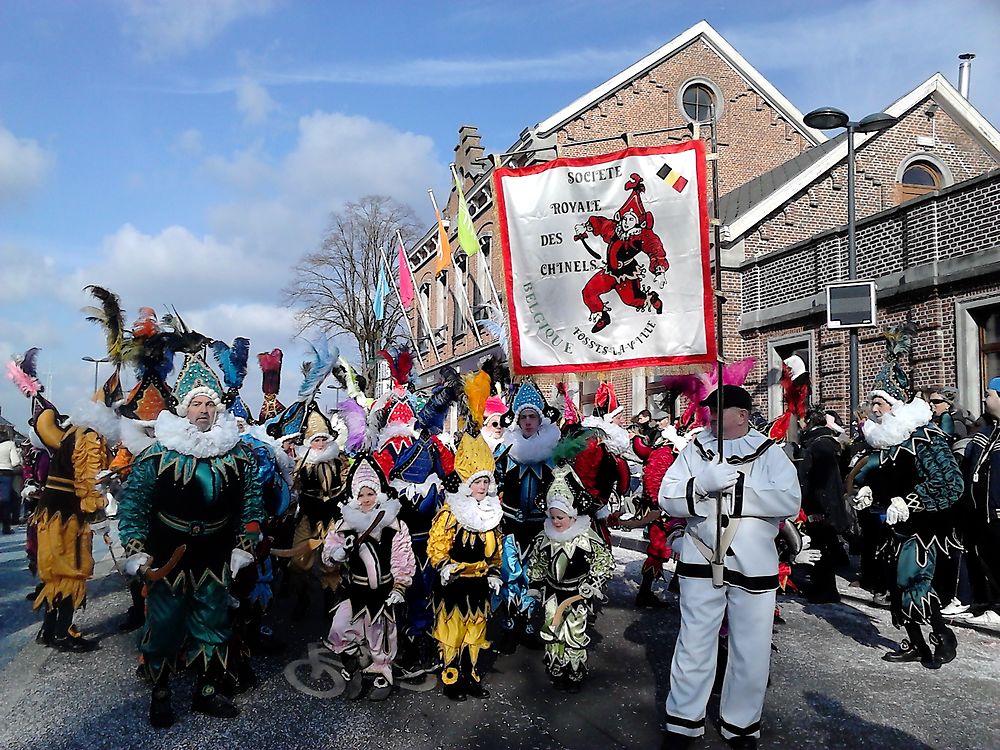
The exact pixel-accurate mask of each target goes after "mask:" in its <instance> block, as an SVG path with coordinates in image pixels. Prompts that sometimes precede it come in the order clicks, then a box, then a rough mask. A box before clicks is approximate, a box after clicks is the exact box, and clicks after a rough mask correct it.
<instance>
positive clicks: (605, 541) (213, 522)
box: [0, 287, 1000, 747]
mask: <svg viewBox="0 0 1000 750" xmlns="http://www.w3.org/2000/svg"><path fill="white" fill-rule="evenodd" d="M88 289H89V290H90V292H91V293H92V294H93V295H94V296H95V298H96V299H97V300H98V303H99V309H100V310H102V311H103V314H102V315H99V316H97V317H99V318H100V320H101V321H102V322H103V325H104V327H105V331H106V333H107V336H108V353H109V359H110V360H111V362H112V364H113V372H112V374H111V376H110V377H109V378H108V380H107V382H105V383H104V385H103V386H102V387H101V388H100V389H99V390H98V391H97V392H96V393H95V394H94V398H93V400H92V401H89V402H86V403H83V404H78V405H76V406H74V407H73V408H72V409H70V410H69V411H68V412H64V411H61V410H60V408H59V407H57V406H56V405H55V404H53V403H51V402H50V401H48V399H47V398H46V396H45V392H44V388H43V387H42V386H41V384H40V382H39V379H38V377H37V359H38V356H39V355H38V350H35V349H32V350H29V351H28V352H26V353H25V354H24V355H23V356H22V357H18V358H17V359H15V360H14V361H13V362H11V363H10V364H9V365H8V374H9V376H10V379H11V380H12V381H13V382H14V384H15V385H16V386H17V387H18V388H19V389H20V391H21V392H22V393H23V394H24V395H25V396H27V397H28V398H29V399H30V400H31V414H32V416H31V420H30V428H29V429H28V432H29V434H30V440H29V441H27V442H25V443H23V444H20V445H17V444H15V442H14V440H13V433H12V432H10V431H8V432H6V433H5V434H0V517H2V524H3V532H4V533H5V534H9V533H11V530H12V526H13V525H16V524H19V523H26V524H27V545H26V555H27V561H28V566H29V568H30V570H31V572H32V574H33V575H35V576H36V577H37V587H36V588H35V590H34V591H33V592H31V593H30V594H29V595H28V599H29V600H30V606H32V607H34V609H35V610H37V611H38V613H39V616H40V619H41V625H40V628H39V630H38V634H37V638H36V642H37V648H53V649H58V650H59V651H63V652H73V653H78V654H79V658H80V659H87V658H89V657H88V656H87V653H88V652H90V651H93V650H94V649H95V648H97V647H98V644H97V642H96V641H95V640H94V639H92V638H91V637H88V635H87V634H86V633H84V632H81V631H80V630H79V629H78V628H77V627H76V626H75V625H74V614H75V613H76V611H77V610H79V609H80V608H82V607H84V606H85V604H86V599H87V581H88V579H90V578H91V577H92V576H93V573H94V559H93V556H92V548H93V547H92V545H93V540H94V538H95V537H96V538H98V539H99V540H100V539H101V538H103V540H104V541H105V542H106V543H107V544H108V545H109V547H110V548H111V549H112V550H121V551H120V552H118V553H116V563H117V564H118V566H119V568H120V572H122V573H123V574H124V575H125V576H127V578H128V580H129V581H130V583H129V587H128V589H129V594H130V596H131V599H130V601H129V604H130V606H129V609H128V612H127V615H126V618H125V620H124V621H123V622H122V623H121V628H122V629H123V630H134V631H135V632H136V634H137V641H136V642H137V650H136V653H135V658H136V673H137V675H138V676H137V683H136V685H137V688H136V689H137V690H139V689H140V688H139V685H140V684H143V685H144V686H145V687H144V688H142V689H144V690H146V691H147V692H148V696H149V702H148V715H147V716H145V717H139V716H137V717H136V721H140V720H148V721H149V722H150V724H152V725H153V726H154V727H168V726H171V725H173V724H174V723H175V722H177V721H180V720H181V718H180V716H179V714H178V713H177V712H176V711H175V709H176V706H175V705H174V703H175V700H174V695H173V690H172V683H173V682H174V681H175V680H179V679H187V677H186V675H190V676H191V679H193V680H194V683H195V689H194V692H193V698H192V705H191V708H192V709H193V710H194V711H197V712H201V713H203V714H207V715H209V716H213V717H219V718H223V719H224V718H232V717H235V716H237V715H238V713H239V707H238V705H237V699H236V696H237V695H239V694H241V693H245V692H247V691H250V690H253V689H254V688H255V687H256V686H257V677H256V674H255V670H254V658H255V654H261V653H273V652H274V651H275V650H277V649H280V648H282V647H283V646H284V645H287V644H283V643H282V633H281V632H280V630H278V631H276V630H275V629H273V628H272V627H271V625H272V621H273V619H274V615H275V613H276V611H278V610H281V611H283V612H287V613H288V614H289V616H290V617H291V618H292V619H294V620H297V621H301V622H309V623H312V624H314V626H315V628H314V629H315V631H316V635H317V637H322V639H323V644H324V645H325V647H326V648H328V649H329V650H330V651H331V652H332V653H333V654H334V655H335V657H336V660H337V663H338V664H339V665H340V666H339V668H340V670H341V678H342V679H343V681H344V684H345V685H346V688H345V690H344V692H343V694H342V698H343V699H344V700H360V699H366V700H369V701H384V700H388V699H391V696H392V695H393V692H394V691H395V690H396V689H398V687H399V685H400V683H404V682H420V683H426V682H427V681H431V682H432V683H433V682H434V681H437V682H439V683H440V689H441V691H442V692H443V693H444V695H445V696H447V697H448V698H450V699H452V700H454V701H456V702H463V701H467V700H469V699H484V698H487V697H488V696H489V694H490V690H489V678H488V674H487V671H486V670H485V669H484V668H483V664H484V661H483V659H484V656H485V655H487V654H490V657H491V659H492V658H493V657H494V656H497V655H498V658H500V659H502V658H503V657H504V655H507V654H512V653H514V652H515V651H516V650H518V649H534V650H537V653H538V659H539V662H540V663H542V664H544V668H545V671H546V674H547V675H548V677H549V679H550V681H551V685H552V688H553V689H554V690H558V691H562V692H566V693H571V694H572V693H577V692H579V691H581V690H587V689H590V686H588V669H587V663H588V647H589V646H590V644H591V635H592V632H593V631H592V628H593V625H594V623H595V621H596V620H599V618H600V616H601V604H602V602H603V601H605V599H606V597H605V590H606V587H607V584H608V582H609V580H610V578H611V577H612V575H613V573H614V569H615V563H614V557H613V547H614V542H615V537H616V532H617V530H626V529H643V538H644V539H645V540H647V542H648V547H647V550H646V555H647V556H646V560H645V562H644V564H643V565H642V569H641V581H640V582H639V589H638V594H637V596H636V599H635V606H636V607H637V608H649V607H667V606H671V605H669V604H668V603H667V601H666V600H664V599H663V598H662V597H661V596H659V595H658V594H657V593H656V591H655V590H654V589H655V588H658V587H660V586H669V587H670V588H671V590H673V591H679V595H680V598H679V606H680V633H679V635H678V638H677V642H676V644H675V645H674V646H673V660H672V663H671V670H670V687H669V692H668V695H667V700H666V708H665V718H663V723H664V725H665V732H664V738H663V743H664V746H665V747H685V746H687V745H689V744H690V743H691V741H692V740H693V739H694V738H696V737H699V736H701V735H702V734H704V733H705V731H706V723H707V722H708V723H715V724H716V726H717V727H718V731H719V732H720V733H721V735H722V737H723V739H724V740H725V741H726V742H727V743H728V744H729V745H730V746H732V747H756V746H757V743H758V740H759V738H760V736H761V714H762V710H763V705H764V700H765V693H766V690H767V685H768V677H769V670H770V654H771V640H772V628H773V625H774V623H775V621H780V618H781V612H780V602H779V601H778V599H777V594H778V593H779V592H785V593H798V594H799V595H801V596H803V597H805V598H806V599H808V600H809V601H810V602H815V603H823V604H834V603H837V602H839V601H840V597H841V593H840V592H839V591H838V587H837V575H838V573H840V574H842V575H843V576H844V577H845V578H847V579H849V580H852V581H853V583H851V586H852V587H857V588H859V589H860V590H864V591H867V592H869V595H870V596H871V599H872V601H873V602H874V603H876V604H879V605H883V606H886V607H888V608H889V610H890V612H891V615H892V621H893V624H894V625H895V626H896V627H897V628H899V629H900V630H901V637H900V643H899V645H898V648H897V649H896V650H894V651H890V652H888V653H886V654H885V655H884V657H883V658H884V660H885V661H886V662H888V663H889V664H887V665H886V667H885V668H886V669H893V666H891V665H892V664H895V663H900V662H919V663H920V664H921V665H923V666H924V667H926V668H927V669H939V668H942V667H944V668H947V665H948V664H949V662H951V661H952V660H954V659H955V657H956V653H957V650H958V649H959V648H960V645H961V644H960V641H959V639H958V638H957V637H956V635H955V632H954V630H953V628H952V626H953V624H954V622H955V621H956V620H964V621H966V622H968V623H971V624H974V625H980V626H996V625H1000V557H998V555H1000V534H998V529H1000V464H998V462H1000V377H997V378H994V379H993V380H991V381H989V384H988V390H987V391H986V393H987V395H986V398H985V403H984V404H983V411H982V414H981V415H980V416H978V417H974V416H973V415H972V414H970V412H969V411H967V410H966V409H964V408H963V407H962V405H961V404H960V399H959V394H958V393H957V392H956V390H955V388H953V387H950V386H947V385H943V384H930V383H927V384H924V383H914V382H912V381H911V379H910V377H909V375H908V372H907V366H906V364H907V362H908V350H909V345H910V338H911V336H912V334H913V331H912V330H911V329H909V328H907V327H906V326H904V327H902V328H900V329H898V330H893V331H889V332H887V333H886V337H885V338H886V358H885V364H884V365H883V367H882V368H881V370H880V371H879V373H878V375H877V376H876V378H875V380H874V382H873V383H871V384H870V388H868V390H867V398H866V403H865V404H864V405H863V407H862V409H861V410H859V411H858V412H857V413H855V414H853V415H850V418H849V419H845V416H846V415H840V414H837V413H835V412H833V411H828V410H826V409H824V407H823V405H821V404H817V403H814V402H812V399H811V397H810V375H809V373H808V371H807V369H806V366H805V363H804V362H803V361H802V360H801V359H800V358H799V357H796V356H793V357H790V358H789V359H787V360H786V361H785V362H784V365H783V372H782V376H781V384H782V387H783V394H784V403H785V411H784V413H783V414H782V415H781V416H779V417H778V418H777V419H776V420H773V421H771V422H767V421H766V420H764V419H763V418H762V417H761V416H760V414H759V413H758V412H757V410H756V408H755V405H754V399H753V397H752V394H751V392H750V390H748V389H745V388H744V387H743V385H744V380H745V378H746V375H747V373H748V372H749V371H750V369H751V367H752V364H753V363H752V362H748V361H743V362H737V363H733V364H731V365H730V366H728V367H726V368H725V370H724V371H723V372H722V379H721V382H719V379H718V377H717V374H716V373H715V372H708V373H705V374H691V375H672V376H662V379H663V381H664V384H665V385H667V386H668V387H669V388H668V392H669V393H670V394H671V396H672V404H671V406H672V405H673V404H676V405H677V413H673V411H671V412H670V413H667V412H657V413H651V412H650V411H649V410H643V411H640V412H639V413H638V414H636V415H634V416H631V415H628V414H626V412H625V409H624V406H623V405H621V404H619V402H618V399H617V397H616V394H615V392H614V389H613V387H612V386H611V385H610V384H609V383H602V384H601V386H600V388H599V390H598V392H597V394H596V396H595V400H594V407H593V411H592V413H590V414H588V415H586V416H585V415H584V414H582V413H581V411H580V407H579V406H578V405H577V404H576V402H575V401H574V399H573V398H572V397H571V396H570V394H569V393H568V392H567V389H566V388H565V386H564V385H563V384H559V386H558V387H555V388H553V389H552V392H551V393H549V394H546V393H545V392H544V391H545V390H546V389H544V388H542V387H540V386H539V385H537V384H536V383H535V382H533V381H532V380H530V379H524V380H521V381H520V382H513V381H512V380H511V377H510V375H509V370H508V367H507V363H506V362H504V361H502V360H501V359H499V358H496V357H491V358H489V359H487V360H486V361H484V362H483V363H482V365H481V368H480V369H479V370H478V371H476V372H472V373H466V374H460V373H458V372H456V371H454V370H452V369H450V368H448V367H444V368H442V370H441V373H440V378H439V382H438V383H437V384H436V385H435V386H433V387H432V388H431V389H429V390H427V391H425V392H421V393H418V392H416V390H415V389H414V383H413V378H412V377H411V376H412V366H413V361H412V358H411V354H410V352H409V351H407V350H405V349H401V350H394V351H384V352H381V353H380V354H381V356H383V357H384V358H385V360H386V362H387V364H388V367H389V370H390V373H391V380H392V383H391V386H390V387H388V388H386V389H385V392H384V393H383V394H382V395H380V396H379V397H378V398H371V397H370V396H369V395H367V393H366V391H367V384H366V383H365V382H364V381H363V379H362V378H360V377H359V376H358V375H357V374H356V373H355V369H354V368H353V367H352V365H351V364H350V363H349V362H348V361H346V359H345V358H343V357H341V356H340V354H339V351H338V350H337V348H336V347H335V346H333V345H332V343H331V342H329V341H327V340H325V339H323V340H319V341H317V342H315V343H314V344H313V346H312V357H311V360H310V361H309V362H308V363H307V366H305V367H303V369H302V371H303V373H304V375H303V376H302V382H301V384H300V386H299V388H298V391H297V393H296V398H295V400H294V402H293V403H292V404H291V405H289V406H286V405H284V404H282V403H281V402H280V401H279V398H278V393H279V389H280V380H281V376H282V359H283V355H282V352H281V350H279V349H274V350H272V351H270V352H264V353H261V354H259V355H257V361H258V364H259V366H260V370H261V373H262V386H263V387H262V390H263V403H262V406H261V407H260V409H257V410H252V409H251V408H250V407H249V406H248V404H247V401H245V400H244V395H243V393H242V391H243V386H244V380H245V378H246V377H247V373H248V370H249V367H248V365H249V362H250V352H251V349H250V342H249V341H248V340H247V339H245V338H237V339H235V341H233V343H232V344H231V345H229V344H226V343H225V342H222V341H217V340H213V339H211V338H210V337H209V336H206V335H203V334H202V333H199V332H196V331H193V330H191V329H190V328H189V327H188V326H187V325H185V323H184V322H183V320H182V319H181V318H180V316H178V315H176V314H174V315H171V316H164V317H163V318H159V317H158V316H157V314H156V312H155V311H154V310H152V309H150V308H142V310H141V312H140V315H139V317H138V319H137V320H136V321H135V323H134V324H133V325H132V326H131V327H128V326H126V324H125V323H124V321H125V313H124V312H123V310H122V309H121V307H120V303H119V301H118V299H117V297H116V296H115V295H114V294H113V293H111V292H109V291H107V290H105V289H101V288H98V287H89V288H88ZM207 352H211V353H212V355H213V356H214V359H215V361H216V363H217V364H218V368H219V371H220V372H221V375H220V374H217V373H216V371H215V370H214V369H213V367H211V366H210V365H209V363H208V361H207ZM175 357H180V358H182V359H183V363H182V365H181V367H180V368H179V370H178V372H177V373H176V376H173V377H172V374H173V373H172V371H173V368H174V360H175ZM126 369H131V370H134V372H135V376H136V383H135V385H134V387H132V388H131V389H130V390H128V391H127V392H125V391H124V390H123V387H122V374H123V371H124V370H126ZM296 371H297V369H296ZM168 378H169V379H170V380H171V381H172V385H168ZM328 382H332V383H334V384H335V386H336V388H337V393H338V397H339V396H340V393H341V391H343V392H344V393H345V394H346V395H345V396H344V397H339V398H338V400H337V402H336V403H330V404H326V403H321V395H322V394H323V393H324V388H323V386H324V384H326V383H328ZM720 398H721V405H722V408H721V410H720V408H719V404H720ZM456 410H457V420H456V419H455V418H454V416H453V415H454V414H455V411H456ZM453 420H454V421H453ZM446 424H457V425H458V431H457V432H455V431H449V430H447V429H446V428H445V425H446ZM720 454H721V455H720ZM994 467H997V468H998V473H997V475H996V476H994V475H993V468H994ZM115 519H117V534H116V536H117V538H115V537H114V536H112V534H113V533H114V524H112V523H111V521H113V520H115ZM852 561H858V562H857V564H854V563H853V562H852ZM26 593H27V592H26ZM605 647H610V648H613V644H608V643H607V642H606V643H605ZM491 652H492V653H491ZM717 672H718V673H719V674H724V679H723V681H722V688H721V698H720V703H719V709H718V717H717V722H716V717H714V716H713V717H708V716H707V715H706V714H707V707H708V703H709V699H710V695H711V693H712V690H713V685H714V684H715V682H716V676H717ZM140 681H141V682H140ZM593 689H597V690H599V689H600V687H599V686H594V688H593ZM765 736H766V728H765Z"/></svg>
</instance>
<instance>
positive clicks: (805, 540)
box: [799, 534, 812, 549]
mask: <svg viewBox="0 0 1000 750" xmlns="http://www.w3.org/2000/svg"><path fill="white" fill-rule="evenodd" d="M799 539H801V540H802V549H809V548H810V547H811V546H812V537H811V536H809V535H808V534H803V535H802V536H800V537H799Z"/></svg>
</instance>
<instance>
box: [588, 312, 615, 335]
mask: <svg viewBox="0 0 1000 750" xmlns="http://www.w3.org/2000/svg"><path fill="white" fill-rule="evenodd" d="M609 325H611V316H610V315H608V311H607V310H602V311H601V317H600V318H598V319H597V322H596V323H594V327H593V328H591V329H590V332H591V333H600V332H601V331H603V330H604V329H605V328H607V327H608V326H609Z"/></svg>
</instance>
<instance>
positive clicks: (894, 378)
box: [871, 316, 917, 404]
mask: <svg viewBox="0 0 1000 750" xmlns="http://www.w3.org/2000/svg"><path fill="white" fill-rule="evenodd" d="M916 333H917V326H916V324H915V323H914V322H913V320H912V318H910V317H909V316H908V317H907V320H906V321H905V322H904V323H903V324H902V325H899V326H895V327H893V328H889V329H888V330H886V331H885V332H884V333H883V334H882V338H884V339H885V364H884V365H882V369H880V370H879V372H878V374H877V375H876V376H875V382H874V383H873V384H872V391H871V395H872V396H881V397H882V398H883V399H885V400H886V402H887V403H889V404H897V403H904V404H905V403H909V402H910V401H911V400H912V399H913V388H912V386H911V383H910V376H909V375H908V374H907V372H906V370H904V369H903V365H902V362H901V360H902V358H903V356H904V355H906V354H908V353H909V351H910V346H911V345H912V343H913V337H914V336H915V335H916Z"/></svg>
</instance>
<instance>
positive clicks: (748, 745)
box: [726, 737, 757, 750]
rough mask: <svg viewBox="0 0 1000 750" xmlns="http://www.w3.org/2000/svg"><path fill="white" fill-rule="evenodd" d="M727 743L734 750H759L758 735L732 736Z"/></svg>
mask: <svg viewBox="0 0 1000 750" xmlns="http://www.w3.org/2000/svg"><path fill="white" fill-rule="evenodd" d="M726 744H727V745H729V747H731V748H733V749H734V750H757V738H756V737H731V738H729V739H728V740H726Z"/></svg>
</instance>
